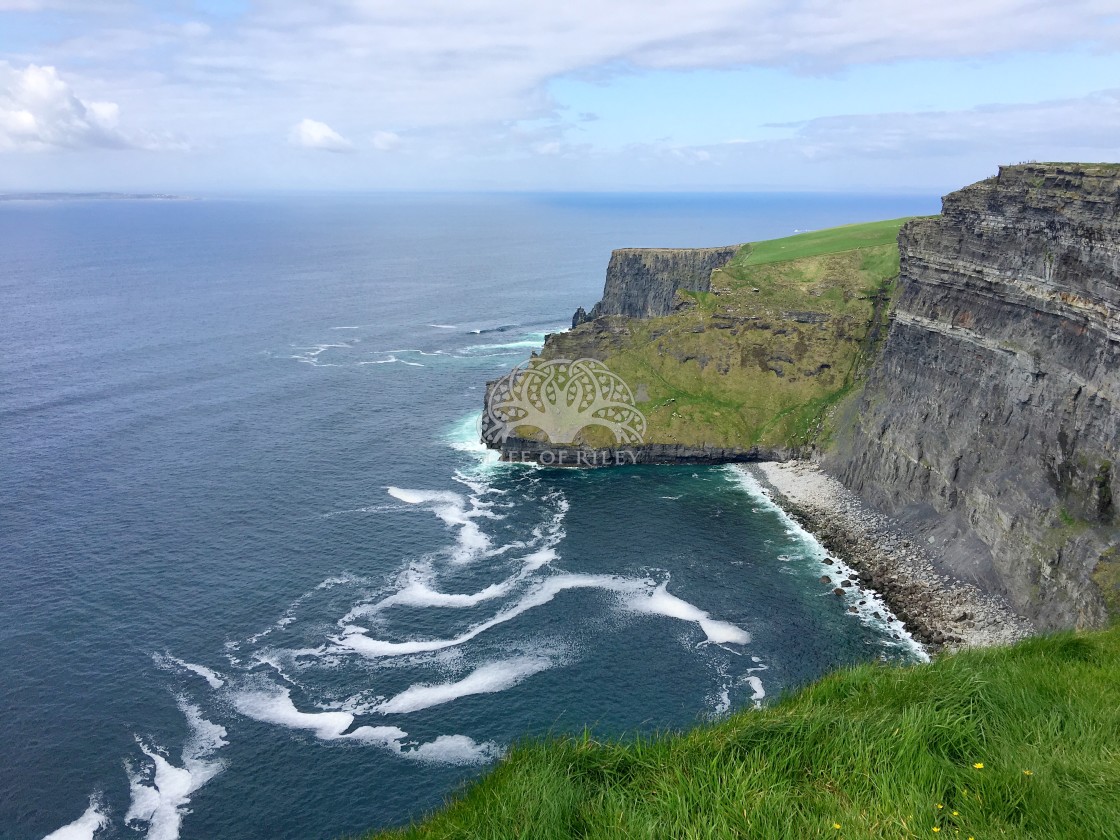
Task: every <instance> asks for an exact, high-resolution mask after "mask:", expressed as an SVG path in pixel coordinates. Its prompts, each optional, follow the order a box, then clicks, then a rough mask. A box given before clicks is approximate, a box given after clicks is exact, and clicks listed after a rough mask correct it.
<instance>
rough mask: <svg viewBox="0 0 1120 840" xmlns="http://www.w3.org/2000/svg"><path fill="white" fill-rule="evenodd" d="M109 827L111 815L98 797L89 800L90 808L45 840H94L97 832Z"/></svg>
mask: <svg viewBox="0 0 1120 840" xmlns="http://www.w3.org/2000/svg"><path fill="white" fill-rule="evenodd" d="M108 825H109V815H108V814H107V813H105V811H104V806H103V805H102V804H101V802H100V801H99V799H98V797H97V796H96V795H94V796H91V797H90V798H89V807H88V808H86V810H85V812H84V813H83V814H82V815H81V816H80V817H78V819H76V820H74V822H72V823H69V824H68V825H64V826H62V828H57V829H55V830H54V831H52V832H51V833H50V834H48V835H47V836H46V837H44V838H43V840H93V837H94V835H95V834H97V832H99V831H100V830H101V829H103V828H107V827H108Z"/></svg>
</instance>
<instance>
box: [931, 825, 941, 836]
mask: <svg viewBox="0 0 1120 840" xmlns="http://www.w3.org/2000/svg"><path fill="white" fill-rule="evenodd" d="M940 830H941V829H940V828H938V827H937V826H934V827H933V833H934V834H936V833H937V832H939V831H940Z"/></svg>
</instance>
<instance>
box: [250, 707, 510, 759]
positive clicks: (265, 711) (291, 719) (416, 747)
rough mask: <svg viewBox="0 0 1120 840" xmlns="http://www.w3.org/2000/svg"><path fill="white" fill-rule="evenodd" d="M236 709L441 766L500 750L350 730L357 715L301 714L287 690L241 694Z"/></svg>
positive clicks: (387, 730) (455, 738)
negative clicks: (410, 742)
mask: <svg viewBox="0 0 1120 840" xmlns="http://www.w3.org/2000/svg"><path fill="white" fill-rule="evenodd" d="M233 702H234V706H235V707H236V708H237V710H238V711H239V712H241V713H242V714H243V715H245V716H246V717H250V718H253V719H254V720H259V721H261V722H262V723H271V724H273V725H276V726H283V727H286V728H288V729H302V730H306V731H310V732H313V733H314V734H315V736H316V737H317V738H319V739H320V740H323V741H341V740H345V741H357V742H359V743H362V744H369V745H373V746H381V747H385V748H387V749H389V750H391V751H392V752H396V753H399V754H400V755H401V756H403V757H405V758H409V759H413V760H417V761H428V762H433V763H440V764H479V763H482V762H485V761H489V760H491V759H493V758H496V757H497V756H499V755H500V754H501V749H500V748H499V747H498V745H497V744H494V743H493V742H491V741H487V742H485V743H481V744H480V743H477V742H476V741H475V740H474V739H472V738H469V737H468V736H466V735H441V736H439V737H438V738H436V739H435V740H434V741H430V742H428V743H424V744H409V743H406V742H405V741H404V739H405V738H407V737H408V733H407V732H405V731H404V730H403V729H401V728H399V727H396V726H359V727H358V728H356V729H353V730H351V729H350V727H351V726H353V724H354V720H355V716H354V715H353V714H351V713H350V712H301V711H300V710H299V709H297V708H296V705H295V703H293V702H292V697H291V691H290V690H289V689H286V688H273V689H268V690H265V689H257V690H249V691H242V692H238V693H237V694H235V695H234V698H233Z"/></svg>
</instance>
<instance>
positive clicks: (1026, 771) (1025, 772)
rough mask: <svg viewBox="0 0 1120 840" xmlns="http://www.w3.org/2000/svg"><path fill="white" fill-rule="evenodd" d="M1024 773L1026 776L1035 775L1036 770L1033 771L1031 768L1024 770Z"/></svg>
mask: <svg viewBox="0 0 1120 840" xmlns="http://www.w3.org/2000/svg"><path fill="white" fill-rule="evenodd" d="M1023 775H1024V776H1033V775H1034V772H1033V771H1031V770H1024V771H1023Z"/></svg>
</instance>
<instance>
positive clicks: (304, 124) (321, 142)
mask: <svg viewBox="0 0 1120 840" xmlns="http://www.w3.org/2000/svg"><path fill="white" fill-rule="evenodd" d="M289 140H290V141H291V143H292V144H293V145H295V146H299V147H301V148H304V149H319V150H321V151H324V152H352V151H354V144H353V143H351V142H350V141H349V140H347V139H346V138H345V137H343V136H342V135H341V134H339V133H338V132H337V131H335V130H334V129H333V128H331V127H330V126H329V125H327V124H326V123H324V122H319V121H318V120H309V119H304V120H301V121H300V122H298V123H297V124H296V125H295V126H293V127H292V131H291V133H290V134H289Z"/></svg>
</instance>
